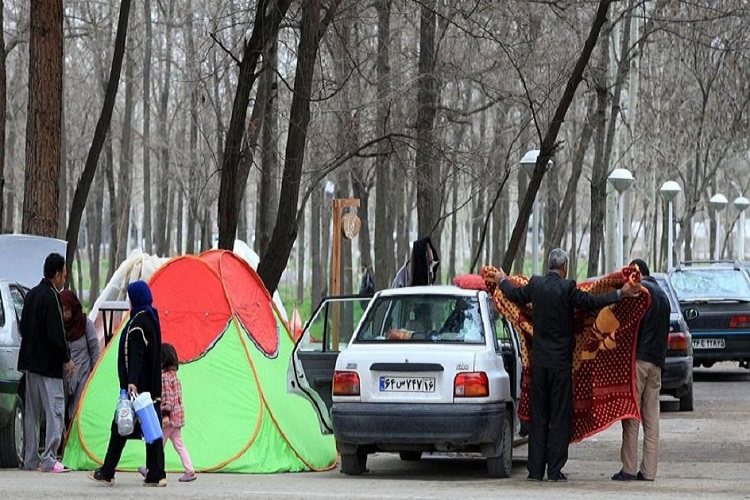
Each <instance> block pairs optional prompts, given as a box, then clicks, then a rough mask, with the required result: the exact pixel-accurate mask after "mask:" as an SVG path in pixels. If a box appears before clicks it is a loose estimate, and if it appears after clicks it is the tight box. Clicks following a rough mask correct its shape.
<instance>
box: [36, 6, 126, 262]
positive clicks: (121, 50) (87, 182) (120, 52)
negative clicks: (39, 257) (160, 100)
mask: <svg viewBox="0 0 750 500" xmlns="http://www.w3.org/2000/svg"><path fill="white" fill-rule="evenodd" d="M34 3H36V2H34ZM129 13H130V0H122V2H121V4H120V16H119V19H118V21H117V34H116V35H115V49H114V52H113V54H112V66H111V68H110V72H109V80H108V82H107V88H106V91H105V94H104V103H103V104H102V112H101V114H100V115H99V121H98V122H97V123H96V129H95V130H94V139H93V140H92V141H91V148H89V153H88V156H87V157H86V165H85V166H84V168H83V173H82V174H81V178H80V179H79V180H78V184H77V186H76V192H75V195H74V196H73V204H72V206H71V208H70V219H69V220H68V231H67V233H66V236H65V239H66V240H67V242H68V251H67V257H66V260H68V261H69V262H70V261H71V260H72V259H73V256H74V255H75V250H76V246H77V245H78V231H79V230H80V227H81V217H83V209H84V207H85V206H86V199H87V198H88V195H89V189H90V188H91V182H92V181H93V180H94V174H95V173H96V166H97V164H98V163H99V155H100V154H101V152H102V148H103V147H104V143H105V141H106V140H107V134H108V132H109V125H110V122H111V121H112V110H113V109H114V106H115V98H116V97H117V87H118V85H119V83H120V71H121V69H122V59H123V57H124V55H125V40H126V37H127V31H128V17H129ZM110 202H111V200H110ZM112 265H113V263H112V262H110V269H112Z"/></svg>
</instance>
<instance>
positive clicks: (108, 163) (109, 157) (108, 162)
mask: <svg viewBox="0 0 750 500" xmlns="http://www.w3.org/2000/svg"><path fill="white" fill-rule="evenodd" d="M112 143H113V139H112V131H107V144H106V148H107V149H106V151H105V152H104V156H105V159H104V169H105V171H104V173H105V175H106V178H107V194H108V195H109V203H108V204H107V206H108V207H109V217H108V219H109V223H108V224H107V228H108V230H107V237H108V241H109V252H108V254H107V260H108V261H109V270H108V271H107V281H109V279H110V278H112V276H113V275H114V274H115V270H116V269H117V241H116V240H117V226H116V224H117V206H118V204H117V186H116V185H115V159H114V151H113V149H114V146H113V144H112Z"/></svg>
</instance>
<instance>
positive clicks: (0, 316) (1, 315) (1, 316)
mask: <svg viewBox="0 0 750 500" xmlns="http://www.w3.org/2000/svg"><path fill="white" fill-rule="evenodd" d="M3 326H5V304H3V293H2V291H0V328H2V327H3Z"/></svg>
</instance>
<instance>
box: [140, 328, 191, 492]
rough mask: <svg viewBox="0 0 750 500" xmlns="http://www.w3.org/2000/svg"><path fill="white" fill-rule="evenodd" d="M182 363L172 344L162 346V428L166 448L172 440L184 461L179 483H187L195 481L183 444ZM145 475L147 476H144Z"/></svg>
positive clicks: (188, 456)
mask: <svg viewBox="0 0 750 500" xmlns="http://www.w3.org/2000/svg"><path fill="white" fill-rule="evenodd" d="M179 367H180V362H179V360H178V358H177V351H176V350H175V348H174V346H173V345H172V344H167V343H164V344H162V345H161V414H162V417H161V427H162V432H163V434H164V436H163V440H164V446H167V441H169V440H171V441H172V445H173V446H174V449H175V451H176V452H177V454H178V455H179V456H180V460H182V466H183V467H185V473H184V474H183V475H182V476H181V477H180V479H179V481H180V482H182V483H187V482H189V481H195V471H194V470H193V463H192V462H191V461H190V454H189V453H188V451H187V449H186V448H185V444H184V443H183V442H182V428H183V427H184V426H185V408H184V407H183V406H182V384H180V380H179V379H178V378H177V370H179ZM138 471H139V472H140V473H141V474H144V473H147V472H148V471H147V470H146V468H145V467H139V468H138ZM144 475H145V474H144Z"/></svg>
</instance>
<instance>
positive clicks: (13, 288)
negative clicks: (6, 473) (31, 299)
mask: <svg viewBox="0 0 750 500" xmlns="http://www.w3.org/2000/svg"><path fill="white" fill-rule="evenodd" d="M27 291H28V289H27V288H25V287H23V286H22V285H19V284H18V283H16V282H14V281H7V280H0V467H18V465H19V464H20V463H21V460H22V458H23V400H22V398H21V396H20V395H19V384H20V381H21V373H20V372H19V371H18V370H17V369H16V368H17V361H18V349H19V347H20V345H21V332H20V328H19V324H20V322H21V313H22V310H23V299H24V296H25V295H26V292H27Z"/></svg>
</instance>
